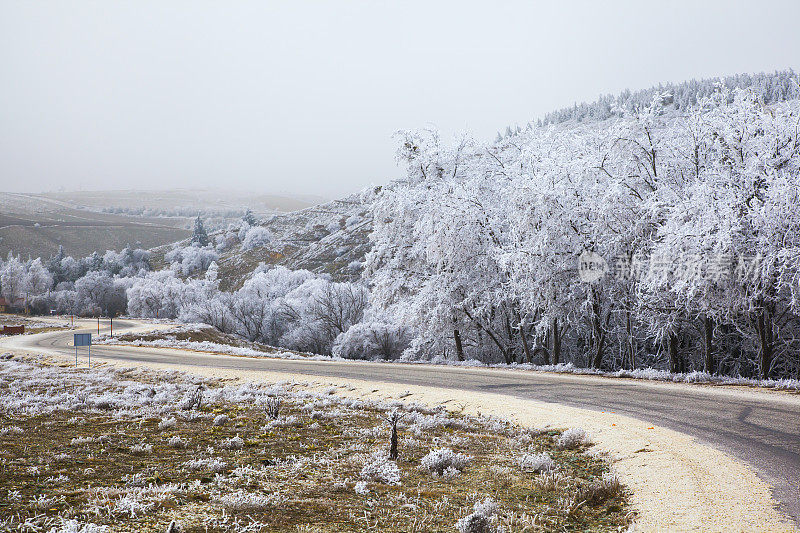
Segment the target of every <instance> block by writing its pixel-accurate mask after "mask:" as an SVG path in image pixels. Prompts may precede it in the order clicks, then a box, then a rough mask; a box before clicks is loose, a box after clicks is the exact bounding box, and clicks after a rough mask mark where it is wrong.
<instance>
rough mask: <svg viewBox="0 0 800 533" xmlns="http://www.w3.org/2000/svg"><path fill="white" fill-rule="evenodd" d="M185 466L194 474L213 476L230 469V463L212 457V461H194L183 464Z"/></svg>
mask: <svg viewBox="0 0 800 533" xmlns="http://www.w3.org/2000/svg"><path fill="white" fill-rule="evenodd" d="M183 466H185V467H186V468H187V469H188V470H191V471H193V472H211V473H213V474H218V473H220V472H224V471H225V469H226V468H227V467H228V463H226V462H225V461H222V460H220V459H215V458H213V457H212V458H211V459H192V460H191V461H186V462H185V463H183Z"/></svg>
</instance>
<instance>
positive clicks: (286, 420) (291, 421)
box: [267, 415, 303, 428]
mask: <svg viewBox="0 0 800 533" xmlns="http://www.w3.org/2000/svg"><path fill="white" fill-rule="evenodd" d="M302 425H303V423H302V422H301V421H300V419H299V418H297V417H296V416H294V415H289V416H282V417H280V418H278V419H277V420H272V421H271V422H269V423H267V427H268V428H292V427H300V426H302Z"/></svg>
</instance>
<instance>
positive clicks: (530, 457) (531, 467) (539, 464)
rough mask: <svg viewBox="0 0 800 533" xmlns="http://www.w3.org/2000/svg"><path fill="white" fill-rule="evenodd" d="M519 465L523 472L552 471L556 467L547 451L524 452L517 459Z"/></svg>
mask: <svg viewBox="0 0 800 533" xmlns="http://www.w3.org/2000/svg"><path fill="white" fill-rule="evenodd" d="M518 464H519V467H520V468H521V469H522V470H524V471H525V472H535V473H537V474H539V473H542V472H552V471H553V470H555V468H556V463H555V462H554V461H553V459H551V458H550V456H549V455H547V453H538V454H529V453H526V454H524V455H523V456H522V457H520V459H519V462H518Z"/></svg>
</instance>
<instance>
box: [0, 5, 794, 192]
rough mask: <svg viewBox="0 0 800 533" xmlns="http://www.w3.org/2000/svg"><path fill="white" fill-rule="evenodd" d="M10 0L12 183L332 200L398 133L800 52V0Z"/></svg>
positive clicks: (3, 60)
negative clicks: (271, 194)
mask: <svg viewBox="0 0 800 533" xmlns="http://www.w3.org/2000/svg"><path fill="white" fill-rule="evenodd" d="M652 5H653V7H647V5H646V3H645V2H641V1H638V2H633V1H632V2H600V1H589V2H566V1H562V2H489V1H483V2H474V3H473V2H465V1H458V2H434V1H422V2H410V1H404V2H396V3H395V2H381V1H369V2H346V1H341V0H340V1H330V2H321V1H320V2H304V1H286V2H268V1H254V2H243V1H238V2H237V1H231V2H228V1H224V2H223V1H219V2H203V1H196V0H192V1H187V2H178V1H168V0H158V1H154V2H147V1H142V0H136V1H131V2H113V1H108V0H102V1H98V2H79V1H70V2H66V1H58V2H39V1H28V0H23V1H18V2H16V1H7V0H0V190H12V191H30V192H35V191H41V190H55V189H58V188H61V187H64V188H65V189H68V190H69V189H81V188H82V189H128V188H140V189H144V188H147V189H151V188H169V187H192V186H197V187H220V186H221V187H229V188H233V189H240V190H248V189H252V190H254V191H258V192H291V193H301V194H321V195H325V196H329V197H334V196H337V195H339V194H342V193H345V192H351V191H354V190H357V189H359V188H361V187H363V186H365V185H368V184H371V183H383V182H385V181H387V180H389V179H391V178H392V177H395V176H397V175H399V169H398V168H397V167H396V165H395V163H394V142H393V140H392V138H391V137H392V134H393V132H395V131H396V130H398V129H404V128H418V127H426V126H430V125H434V126H436V127H438V128H439V129H441V130H442V132H443V133H444V134H445V135H447V136H449V135H451V134H453V133H454V132H457V131H461V130H465V129H466V130H469V131H471V132H473V133H474V134H475V135H476V136H478V137H481V138H491V137H493V136H494V135H495V133H496V132H497V131H498V130H500V129H503V128H505V126H506V125H508V124H517V123H519V124H524V123H525V122H527V121H528V120H530V119H535V118H537V117H539V116H541V115H543V114H544V113H546V112H548V111H551V110H553V109H555V108H560V107H564V106H567V105H571V104H572V103H574V102H576V101H585V100H593V99H595V98H596V97H597V96H598V95H599V94H600V93H616V92H618V91H620V90H622V89H625V88H631V89H639V88H645V87H649V86H652V85H654V84H657V83H658V82H662V81H683V80H685V79H689V78H693V77H697V78H699V77H709V76H718V75H725V74H733V73H737V72H759V71H764V70H774V69H783V68H788V67H792V68H794V69H795V70H798V64H799V63H800V32H799V31H798V28H797V23H798V21H800V2H797V1H795V0H787V1H782V2H777V1H775V2H767V1H761V2H736V1H725V2H700V1H694V2H670V1H661V2H653V3H652Z"/></svg>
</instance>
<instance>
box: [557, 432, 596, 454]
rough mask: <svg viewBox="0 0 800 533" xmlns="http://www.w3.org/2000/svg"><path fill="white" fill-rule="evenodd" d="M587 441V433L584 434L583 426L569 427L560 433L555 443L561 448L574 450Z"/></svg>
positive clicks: (588, 441)
mask: <svg viewBox="0 0 800 533" xmlns="http://www.w3.org/2000/svg"><path fill="white" fill-rule="evenodd" d="M589 443H590V440H589V435H587V434H586V431H584V430H583V428H570V429H568V430H566V431H565V432H564V433H562V434H561V436H560V437H559V438H558V443H557V445H558V447H559V448H561V449H562V450H574V449H575V448H577V447H579V446H583V445H585V444H589Z"/></svg>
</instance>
